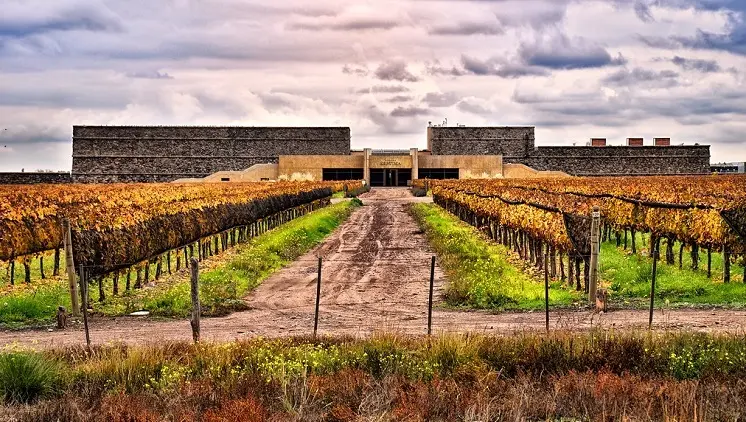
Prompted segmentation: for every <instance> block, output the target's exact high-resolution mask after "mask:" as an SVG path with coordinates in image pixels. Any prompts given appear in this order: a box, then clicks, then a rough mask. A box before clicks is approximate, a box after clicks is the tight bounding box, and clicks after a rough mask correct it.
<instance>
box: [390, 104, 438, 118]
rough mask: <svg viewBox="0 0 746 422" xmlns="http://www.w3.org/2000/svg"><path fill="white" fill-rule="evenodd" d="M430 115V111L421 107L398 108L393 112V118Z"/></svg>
mask: <svg viewBox="0 0 746 422" xmlns="http://www.w3.org/2000/svg"><path fill="white" fill-rule="evenodd" d="M428 114H430V110H428V109H426V108H421V107H414V106H409V107H401V106H399V107H397V108H395V109H393V110H392V111H391V117H414V116H427V115H428Z"/></svg>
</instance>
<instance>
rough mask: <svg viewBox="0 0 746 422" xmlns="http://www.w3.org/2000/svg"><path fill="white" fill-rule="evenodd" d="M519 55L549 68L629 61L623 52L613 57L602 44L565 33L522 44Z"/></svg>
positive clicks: (526, 61) (607, 64)
mask: <svg viewBox="0 0 746 422" xmlns="http://www.w3.org/2000/svg"><path fill="white" fill-rule="evenodd" d="M519 55H520V56H521V59H523V61H524V63H525V64H527V65H530V66H538V67H544V68H548V69H589V68H596V67H605V66H619V65H623V64H625V63H626V62H627V61H626V59H624V57H622V55H621V54H619V55H618V56H617V57H616V58H612V57H611V55H610V54H609V52H608V51H606V49H604V48H603V47H601V46H598V45H594V44H592V43H589V42H588V41H587V40H584V39H570V38H568V37H566V36H564V35H560V36H557V37H554V38H553V39H551V40H550V41H549V42H544V41H542V42H538V43H534V44H522V45H521V46H520V48H519Z"/></svg>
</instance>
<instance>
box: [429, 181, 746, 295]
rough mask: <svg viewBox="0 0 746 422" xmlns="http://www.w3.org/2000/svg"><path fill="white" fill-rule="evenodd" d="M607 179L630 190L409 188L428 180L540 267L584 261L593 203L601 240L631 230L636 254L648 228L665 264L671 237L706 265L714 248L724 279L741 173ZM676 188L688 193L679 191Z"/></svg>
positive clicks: (465, 214)
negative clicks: (702, 253) (559, 259)
mask: <svg viewBox="0 0 746 422" xmlns="http://www.w3.org/2000/svg"><path fill="white" fill-rule="evenodd" d="M613 180H614V181H615V182H616V183H615V185H614V186H624V187H625V189H628V190H629V192H628V193H627V194H625V195H624V196H622V195H621V192H619V190H618V189H617V188H615V189H609V190H610V192H607V193H605V192H603V191H601V190H600V188H599V186H604V185H606V186H609V185H608V183H609V181H608V180H607V179H598V180H597V179H583V178H571V179H532V180H458V181H432V180H428V181H422V180H420V181H417V182H416V183H415V185H416V186H421V187H422V186H424V185H425V183H427V185H428V186H427V187H428V188H432V192H433V197H434V200H435V202H436V203H438V204H439V205H441V206H442V207H444V208H446V209H448V210H449V211H450V212H452V213H454V214H456V215H458V216H459V217H461V218H462V219H463V220H465V221H467V222H469V223H470V224H473V225H475V226H477V227H479V228H481V229H483V230H485V231H486V232H488V234H489V235H490V236H491V237H492V238H493V239H496V240H498V241H500V242H503V243H505V244H506V246H510V247H512V248H513V249H515V250H516V251H517V252H518V253H519V254H520V255H521V256H522V257H524V258H526V259H528V260H530V261H532V262H534V263H537V265H541V259H542V258H541V257H542V256H543V255H545V254H548V256H550V257H553V256H554V254H557V255H559V256H562V255H567V256H568V259H570V260H571V262H569V263H568V267H569V268H570V270H573V269H574V270H578V269H579V268H580V264H582V263H587V262H586V261H587V260H588V256H589V255H590V226H591V225H590V214H591V210H592V209H593V207H598V208H599V210H600V214H601V217H602V226H601V227H602V232H601V235H602V237H603V238H604V239H610V238H611V237H612V235H613V236H615V237H616V239H617V243H618V244H619V243H621V237H622V234H624V237H625V246H626V244H627V240H626V239H627V233H630V234H631V235H632V249H633V253H636V249H637V248H636V244H635V240H634V239H635V234H636V233H650V245H649V247H648V250H649V251H651V250H653V247H654V246H656V247H658V246H659V245H660V244H661V240H666V260H667V261H668V262H669V263H672V262H673V261H674V252H673V245H674V244H675V243H676V242H677V241H678V242H680V243H681V246H680V250H679V256H680V258H679V260H680V261H681V255H682V254H683V248H684V246H683V245H684V244H686V245H689V246H690V249H691V254H692V262H698V261H699V259H698V258H699V250H700V247H702V248H705V249H706V250H707V254H708V262H709V257H710V255H711V251H712V250H713V249H715V250H721V251H722V252H723V254H724V258H725V259H724V281H726V282H727V281H729V279H730V264H731V258H735V257H736V256H737V255H742V254H744V253H746V236H744V233H745V232H746V224H744V223H746V219H745V217H746V202H744V201H743V199H744V198H746V179H745V178H742V177H732V178H730V177H728V178H707V177H701V178H680V179H678V178H645V179H641V178H618V179H613ZM695 183H699V185H698V186H699V189H700V190H701V191H702V195H701V197H700V196H697V195H696V194H695V193H693V191H692V189H691V186H692V185H694V184H695ZM682 185H683V186H685V187H687V190H686V192H688V193H682V192H683V188H682ZM727 186H729V187H730V189H727V190H726V191H725V192H726V193H723V194H722V195H721V194H720V193H719V191H717V190H720V189H725V188H726V187H727ZM677 189H678V190H679V191H678V192H677ZM672 192H673V193H672ZM738 192H741V194H740V195H739V194H738ZM702 198H704V199H702ZM547 250H548V251H549V252H547ZM542 251H544V252H542ZM536 257H539V258H536ZM550 259H553V260H554V259H556V258H550ZM573 261H574V262H573ZM694 265H697V264H694ZM708 267H709V265H708ZM708 273H710V270H709V268H708ZM575 275H576V277H577V274H575Z"/></svg>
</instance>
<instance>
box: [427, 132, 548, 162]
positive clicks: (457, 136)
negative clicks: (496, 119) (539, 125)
mask: <svg viewBox="0 0 746 422" xmlns="http://www.w3.org/2000/svg"><path fill="white" fill-rule="evenodd" d="M427 147H428V149H429V150H430V151H431V152H432V154H433V155H502V156H504V157H505V158H513V157H525V156H526V155H528V153H529V152H530V151H531V150H532V149H534V128H533V127H517V126H516V127H438V126H432V127H428V128H427Z"/></svg>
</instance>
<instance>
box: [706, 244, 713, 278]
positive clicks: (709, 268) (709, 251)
mask: <svg viewBox="0 0 746 422" xmlns="http://www.w3.org/2000/svg"><path fill="white" fill-rule="evenodd" d="M707 278H712V247H710V246H708V247H707Z"/></svg>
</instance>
